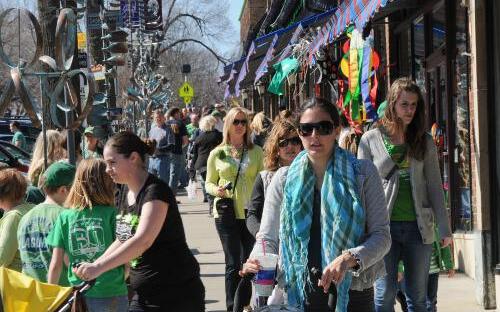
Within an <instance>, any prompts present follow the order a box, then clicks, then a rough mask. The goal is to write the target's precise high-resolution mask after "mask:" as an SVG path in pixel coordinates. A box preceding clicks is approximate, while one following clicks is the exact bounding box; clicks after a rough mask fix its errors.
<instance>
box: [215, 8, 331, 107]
mask: <svg viewBox="0 0 500 312" xmlns="http://www.w3.org/2000/svg"><path fill="white" fill-rule="evenodd" d="M335 10H336V9H332V10H329V11H327V12H324V13H321V14H317V15H313V16H310V17H307V18H305V19H303V20H302V21H299V22H297V23H294V24H292V25H290V26H288V27H286V28H282V29H279V30H276V31H273V32H271V33H269V34H266V35H264V36H261V37H259V38H256V39H255V40H254V41H253V42H252V45H251V47H250V49H249V51H248V52H247V53H246V55H245V56H244V57H242V58H241V59H240V60H238V61H236V62H235V63H233V64H230V65H229V66H226V67H225V68H224V74H223V75H222V76H221V77H220V78H219V81H221V82H226V83H227V87H226V93H225V97H226V98H227V97H228V96H229V95H231V94H234V95H236V96H238V94H239V90H240V89H242V88H244V87H247V86H249V85H253V84H254V83H255V82H257V81H258V80H259V79H260V78H261V77H262V76H263V75H264V74H266V72H267V70H268V66H271V65H273V64H274V63H277V58H279V59H280V60H283V59H284V58H286V57H288V56H290V54H291V51H292V45H293V44H294V43H296V42H297V41H298V38H299V37H300V35H301V34H302V33H303V29H305V28H307V27H314V26H319V25H323V24H324V23H325V21H327V20H328V18H329V17H330V16H332V14H334V13H335ZM281 56H282V57H281ZM273 61H274V62H273ZM228 68H231V70H228Z"/></svg>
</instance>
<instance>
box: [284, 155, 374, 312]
mask: <svg viewBox="0 0 500 312" xmlns="http://www.w3.org/2000/svg"><path fill="white" fill-rule="evenodd" d="M357 170H358V162H357V159H356V158H355V157H354V156H353V155H352V154H350V153H349V152H347V151H345V150H343V149H341V148H339V147H338V146H336V147H335V152H334V154H333V156H332V158H331V159H330V160H329V161H328V165H327V169H326V172H325V176H324V180H323V186H322V188H321V260H322V266H323V267H322V269H323V268H325V267H326V266H327V265H328V264H329V263H331V262H332V261H333V260H334V259H335V258H336V257H338V256H339V255H340V254H341V253H342V252H343V251H344V250H346V249H348V248H352V247H355V246H357V245H358V243H359V239H360V238H361V235H362V234H363V231H364V225H365V215H364V209H363V207H362V206H361V200H360V198H359V194H358V188H357V184H356V176H355V175H356V172H357ZM315 184H316V176H315V174H314V172H313V168H312V166H311V164H310V162H309V158H308V156H307V152H306V151H303V152H301V153H300V154H299V155H298V156H297V157H296V158H295V160H294V161H293V163H292V164H291V166H290V168H289V169H288V174H287V179H286V183H285V190H284V196H283V203H282V207H281V216H280V242H281V243H280V244H281V255H282V270H283V272H284V273H285V281H286V288H285V289H286V291H287V295H288V304H290V305H293V306H296V307H299V308H303V305H304V300H305V296H306V286H307V287H311V286H312V285H311V284H310V283H311V281H310V280H309V272H308V266H307V262H308V260H307V259H308V257H307V253H308V249H307V247H308V244H309V235H310V231H311V223H312V214H313V207H312V206H313V202H314V188H315ZM351 281H352V274H351V273H350V272H347V273H346V275H345V277H344V280H343V281H342V282H341V283H340V284H338V285H337V293H338V295H337V307H336V311H337V312H344V311H347V303H348V302H349V288H350V286H351Z"/></svg>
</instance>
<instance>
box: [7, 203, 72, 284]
mask: <svg viewBox="0 0 500 312" xmlns="http://www.w3.org/2000/svg"><path fill="white" fill-rule="evenodd" d="M63 210H64V208H63V207H61V206H59V205H54V204H43V203H42V204H39V205H37V206H35V207H33V208H32V209H31V210H30V211H28V213H26V214H25V215H24V216H23V217H22V219H21V221H20V222H19V227H18V229H17V241H18V243H19V253H20V256H21V261H22V263H23V267H22V269H23V273H24V274H26V275H28V276H31V277H33V278H34V279H36V280H38V281H41V282H44V283H46V282H47V273H48V272H49V266H50V260H51V259H52V248H51V247H49V246H47V244H46V242H45V238H47V235H49V233H50V231H51V230H52V228H53V227H54V223H55V222H56V220H57V217H58V216H59V214H60V213H61V212H62V211H63ZM67 270H68V269H67V268H66V266H64V267H63V270H62V272H61V277H60V278H59V285H61V286H70V284H69V282H68V272H67Z"/></svg>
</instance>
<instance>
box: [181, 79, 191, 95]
mask: <svg viewBox="0 0 500 312" xmlns="http://www.w3.org/2000/svg"><path fill="white" fill-rule="evenodd" d="M179 96H180V97H181V98H186V97H190V98H192V97H193V96H194V89H193V87H192V86H191V85H190V84H189V83H188V82H187V81H186V82H184V83H183V84H182V86H181V87H180V88H179Z"/></svg>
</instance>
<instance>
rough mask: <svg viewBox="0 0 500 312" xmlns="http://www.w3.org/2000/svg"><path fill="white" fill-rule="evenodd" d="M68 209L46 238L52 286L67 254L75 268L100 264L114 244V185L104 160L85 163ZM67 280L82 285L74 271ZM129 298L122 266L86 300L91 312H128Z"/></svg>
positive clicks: (102, 279)
mask: <svg viewBox="0 0 500 312" xmlns="http://www.w3.org/2000/svg"><path fill="white" fill-rule="evenodd" d="M65 206H66V207H68V208H70V209H68V210H66V211H63V212H62V213H61V214H60V215H59V217H58V219H57V221H56V224H55V226H54V228H53V230H52V231H51V232H50V234H49V236H48V237H47V244H48V245H50V246H52V247H53V248H54V249H53V253H52V261H51V263H50V268H49V275H48V282H49V283H52V284H55V283H57V282H58V281H59V276H60V273H61V268H62V265H63V257H64V253H66V254H67V255H68V257H69V264H70V267H75V266H76V265H78V264H79V263H82V262H93V261H95V260H97V259H98V258H99V257H100V256H101V255H102V254H103V253H104V252H105V251H106V249H107V248H108V247H109V246H110V245H111V244H112V243H113V241H114V240H115V227H116V209H115V208H114V207H113V206H114V184H113V181H112V180H111V178H110V177H109V175H107V174H106V164H105V163H104V161H103V160H100V159H85V160H82V162H81V163H80V165H79V166H78V169H77V170H76V175H75V181H74V183H73V186H72V187H71V190H70V193H69V195H68V198H67V199H66V202H65ZM68 280H69V282H70V284H71V285H78V284H80V283H81V282H82V280H81V279H80V278H78V276H77V275H76V274H75V273H74V272H73V270H68ZM126 295H127V288H126V285H125V276H124V267H123V266H119V267H116V268H114V269H112V270H109V271H107V272H105V273H104V274H102V275H101V276H99V277H98V278H97V279H96V283H95V285H94V286H93V287H92V288H91V289H90V290H89V291H88V292H87V293H86V294H85V300H86V303H87V307H88V309H89V311H90V312H93V311H99V312H106V311H110V312H111V311H113V312H115V311H126V310H127V305H128V301H127V296H126Z"/></svg>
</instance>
